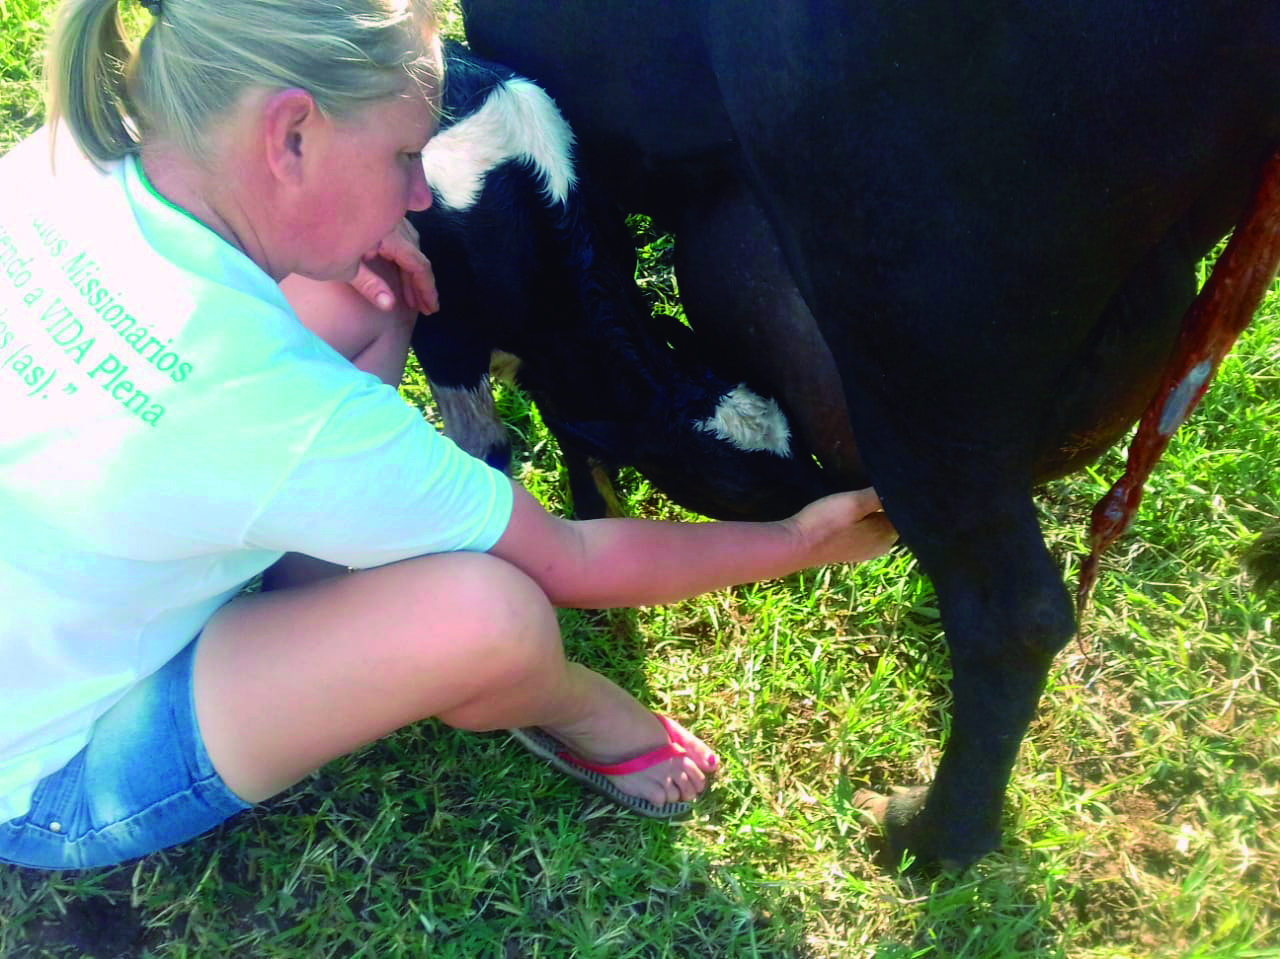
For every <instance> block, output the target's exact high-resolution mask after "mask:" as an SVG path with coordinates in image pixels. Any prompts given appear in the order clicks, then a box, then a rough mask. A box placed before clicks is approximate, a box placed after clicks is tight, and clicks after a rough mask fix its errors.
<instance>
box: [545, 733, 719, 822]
mask: <svg viewBox="0 0 1280 959" xmlns="http://www.w3.org/2000/svg"><path fill="white" fill-rule="evenodd" d="M645 726H646V727H647V728H646V730H645V734H644V737H643V740H642V742H643V745H642V746H640V747H639V748H631V749H627V750H619V749H617V747H616V745H615V746H614V748H613V749H612V750H608V751H606V749H603V748H592V744H591V743H590V742H586V743H584V742H583V740H582V739H581V738H576V739H575V738H572V737H570V736H568V735H561V734H560V733H556V735H557V738H560V739H561V741H562V742H563V743H564V744H565V746H566V747H567V749H568V755H567V756H565V757H562V758H567V759H568V761H569V762H571V763H575V764H576V765H579V766H581V767H582V768H584V769H587V770H591V771H593V772H597V773H599V774H601V775H603V776H604V777H605V778H606V779H608V780H609V781H610V782H612V783H613V784H614V785H615V786H616V787H617V788H618V789H619V790H621V791H622V792H623V793H626V794H627V795H628V796H635V797H637V798H639V799H644V800H646V801H647V802H650V803H652V804H653V805H655V806H664V805H666V804H668V803H677V802H685V803H687V802H692V801H693V800H694V799H697V798H698V796H699V795H701V794H702V792H703V791H704V790H705V789H706V788H707V775H708V774H710V773H712V772H714V771H715V769H716V766H717V764H718V762H719V760H718V759H717V758H716V755H715V753H714V752H712V750H711V748H710V747H709V746H708V745H707V744H706V743H704V742H703V741H702V740H701V739H699V738H698V737H697V736H695V735H694V734H693V733H691V732H689V731H688V730H687V729H685V728H684V727H683V726H681V725H680V724H679V723H677V722H676V721H675V720H674V719H669V718H667V717H666V716H660V715H658V714H656V713H649V714H648V717H647V720H646V722H645ZM646 746H647V747H648V748H645V747H646Z"/></svg>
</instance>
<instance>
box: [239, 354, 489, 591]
mask: <svg viewBox="0 0 1280 959" xmlns="http://www.w3.org/2000/svg"><path fill="white" fill-rule="evenodd" d="M370 380H372V378H370ZM511 509H512V491H511V481H510V480H509V479H508V478H507V477H506V476H505V475H504V474H503V473H500V472H498V471H497V470H495V469H493V468H492V467H490V466H488V465H487V464H485V463H484V462H483V461H482V460H479V459H476V458H475V457H473V456H470V455H469V454H467V453H465V452H463V451H462V450H461V449H459V448H458V447H457V446H456V445H455V444H454V443H453V442H452V441H451V440H449V439H448V438H447V437H444V436H442V435H441V434H440V433H439V432H437V431H436V429H435V428H434V427H432V426H431V425H430V424H429V423H427V422H426V421H424V420H423V419H422V416H421V415H420V414H419V412H418V411H417V410H415V409H413V408H412V407H410V406H409V405H408V404H406V403H405V402H404V401H403V400H402V399H400V397H399V395H398V394H397V393H396V391H395V390H393V389H392V388H391V387H389V386H386V385H384V384H370V385H367V386H364V387H363V388H360V389H357V390H355V391H353V393H352V394H349V395H348V396H347V397H346V398H345V400H344V401H343V402H342V403H340V404H338V406H337V407H336V409H335V410H334V412H333V414H332V415H331V416H330V417H329V418H328V419H327V421H325V422H324V423H323V425H322V426H321V427H320V428H319V429H318V431H317V432H316V434H315V436H314V437H313V439H312V441H311V442H310V443H309V444H308V445H307V446H306V448H305V449H304V450H303V451H302V453H301V454H300V456H299V457H298V460H297V462H296V464H295V465H294V467H293V468H292V469H291V470H289V471H288V473H287V474H286V475H285V476H284V478H283V480H282V481H281V483H280V485H279V487H278V488H277V489H276V490H274V491H273V494H272V495H271V496H270V498H269V499H268V500H267V502H265V503H264V504H263V506H262V508H261V509H260V510H259V511H258V514H257V516H256V517H255V518H254V520H253V521H252V522H251V523H250V525H249V527H248V529H247V530H246V533H245V545H246V546H248V547H250V548H253V549H265V550H274V551H279V552H298V553H305V554H307V555H309V556H314V557H316V558H317V559H322V560H326V561H328V562H331V563H338V564H340V565H344V566H351V567H355V568H367V567H371V566H381V565H383V564H385V563H392V562H396V561H397V560H402V559H408V558H409V557H412V556H421V555H423V554H426V553H443V552H453V551H457V550H472V551H477V552H483V551H485V550H488V549H490V548H491V547H492V546H493V545H494V544H495V543H496V542H497V541H498V539H499V538H500V537H501V536H502V534H503V532H504V531H505V530H506V527H507V523H508V521H509V520H510V518H511Z"/></svg>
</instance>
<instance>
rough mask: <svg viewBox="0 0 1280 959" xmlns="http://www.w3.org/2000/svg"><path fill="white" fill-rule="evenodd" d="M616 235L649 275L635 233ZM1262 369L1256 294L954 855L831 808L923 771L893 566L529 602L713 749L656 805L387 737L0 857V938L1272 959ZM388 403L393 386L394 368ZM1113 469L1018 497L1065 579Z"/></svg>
mask: <svg viewBox="0 0 1280 959" xmlns="http://www.w3.org/2000/svg"><path fill="white" fill-rule="evenodd" d="M46 7H47V4H46V3H45V2H37V0H0V21H2V22H3V28H2V29H3V34H2V36H3V43H2V44H0V51H2V52H0V67H2V68H3V71H4V72H3V82H4V87H3V91H2V99H0V111H3V113H0V116H2V117H3V120H0V144H5V145H7V144H10V143H12V142H14V141H15V140H16V139H18V138H19V137H21V136H22V135H23V134H24V133H26V132H27V131H29V130H30V129H31V128H32V126H33V125H34V123H35V122H36V120H35V117H36V116H37V113H38V106H37V103H38V98H37V97H36V96H35V94H34V93H33V92H32V90H33V85H32V69H31V64H32V62H33V59H32V58H33V56H34V51H35V49H36V46H37V34H38V30H37V29H36V28H34V27H32V26H30V24H33V23H39V22H40V20H41V19H42V17H43V15H44V13H43V11H44V10H45V9H46ZM455 24H456V21H455ZM647 255H648V257H649V259H650V260H652V261H655V262H656V265H658V266H660V265H661V263H662V261H663V260H664V259H665V256H666V253H665V249H664V246H663V241H662V240H661V239H655V240H654V242H653V244H652V245H651V246H650V247H649V248H648V254H647ZM650 271H651V273H652V274H653V275H651V276H650V277H649V279H648V280H647V285H648V286H649V287H650V288H651V289H652V290H653V292H654V297H655V302H657V303H660V304H664V308H670V309H676V308H677V307H676V306H675V303H676V300H675V291H674V290H673V289H672V288H671V285H670V282H669V279H667V278H666V277H665V275H664V274H662V272H661V271H660V270H658V271H657V272H656V273H655V272H653V268H652V267H650ZM1278 369H1280V291H1275V290H1273V293H1272V295H1271V297H1270V298H1269V299H1268V301H1267V303H1266V305H1265V307H1264V309H1263V312H1262V315H1261V316H1260V317H1259V318H1258V319H1257V320H1256V321H1255V323H1254V325H1253V327H1252V328H1251V330H1250V331H1249V332H1248V333H1247V334H1246V336H1245V337H1244V338H1243V339H1242V341H1241V343H1240V344H1239V346H1238V347H1237V349H1236V350H1235V352H1234V353H1233V354H1232V356H1231V357H1230V358H1229V359H1228V360H1227V361H1226V363H1225V364H1224V366H1223V369H1222V372H1221V373H1220V375H1219V377H1218V380H1217V382H1216V383H1215V384H1214V386H1213V388H1212V390H1211V391H1210V394H1209V397H1208V399H1207V400H1206V403H1205V405H1204V406H1203V407H1202V409H1201V410H1199V411H1198V412H1197V413H1196V414H1195V416H1194V418H1193V420H1192V422H1191V423H1190V424H1188V426H1187V427H1185V428H1184V429H1183V430H1182V431H1181V432H1180V433H1179V435H1178V436H1177V438H1176V439H1175V441H1174V443H1173V445H1172V446H1171V448H1170V450H1169V452H1168V454H1167V455H1166V457H1165V459H1164V461H1163V462H1162V464H1161V465H1160V467H1159V468H1158V470H1157V471H1156V474H1155V476H1154V477H1153V478H1152V480H1151V482H1150V483H1149V485H1148V491H1147V496H1146V500H1145V502H1144V504H1143V507H1142V510H1141V513H1140V515H1139V517H1138V519H1137V521H1136V522H1135V524H1134V527H1133V529H1132V531H1131V532H1130V533H1129V534H1127V535H1126V536H1125V537H1124V538H1123V539H1122V540H1121V541H1120V542H1119V543H1118V544H1117V545H1116V546H1115V547H1113V549H1112V551H1111V553H1110V554H1109V555H1108V557H1107V558H1106V560H1105V562H1104V564H1103V571H1102V576H1101V578H1100V582H1099V585H1098V589H1097V592H1096V596H1095V600H1094V604H1093V606H1092V608H1091V610H1090V612H1089V614H1088V616H1087V618H1086V620H1085V622H1084V624H1083V630H1082V633H1081V637H1080V639H1079V640H1078V641H1075V642H1073V643H1072V644H1071V645H1070V646H1069V647H1068V648H1067V649H1066V650H1064V652H1063V653H1062V654H1061V655H1060V656H1059V658H1058V661H1057V664H1056V667H1055V669H1054V671H1053V673H1052V675H1051V677H1050V683H1049V688H1048V690H1047V691H1046V694H1045V699H1044V703H1043V707H1042V709H1041V713H1040V716H1039V718H1038V719H1037V721H1036V723H1035V725H1034V727H1033V729H1032V730H1031V733H1030V735H1029V737H1028V739H1027V741H1026V742H1025V744H1024V746H1023V750H1022V754H1021V757H1020V760H1019V763H1018V766H1017V768H1016V770H1015V773H1014V780H1013V783H1012V785H1011V787H1010V790H1009V796H1008V802H1007V811H1006V816H1005V827H1006V828H1005V835H1006V839H1005V844H1004V846H1003V847H1002V848H1001V849H1000V850H999V851H998V852H996V853H995V854H993V855H991V856H988V857H987V858H985V859H984V860H982V861H981V862H980V863H979V864H977V865H976V866H974V867H973V868H971V869H969V870H967V871H966V872H965V873H963V874H961V875H958V876H944V877H940V878H934V879H922V878H914V877H910V876H903V875H899V874H897V873H896V872H893V871H889V872H886V871H885V870H883V869H882V868H880V867H879V866H877V865H876V864H875V863H874V862H873V858H872V857H873V854H874V850H875V831H874V830H873V829H870V828H868V827H867V825H866V824H865V823H864V822H863V821H862V819H861V818H860V816H859V815H858V813H857V812H856V811H855V810H854V809H853V807H852V803H851V800H852V795H853V793H854V791H855V790H856V789H857V788H859V787H860V786H863V785H866V784H873V785H882V784H886V783H890V782H909V781H921V780H925V779H928V778H929V777H930V775H931V773H932V769H933V764H934V763H935V762H936V760H937V757H938V755H939V746H938V743H939V738H940V737H943V736H945V735H946V729H947V687H946V681H947V676H948V673H947V661H946V656H945V651H944V646H943V640H942V636H941V633H940V630H939V627H938V613H937V606H936V603H935V601H934V598H933V592H932V590H931V588H930V586H929V585H928V583H927V581H926V580H924V579H923V578H922V577H921V576H920V575H919V573H918V572H917V571H916V569H915V566H914V564H913V562H912V561H911V559H910V558H909V557H908V556H906V555H905V554H902V553H896V554H893V555H891V556H888V557H885V558H883V559H881V560H878V561H876V562H873V563H869V564H865V565H864V566H861V567H859V568H858V569H856V570H854V571H852V572H850V571H848V570H845V569H835V568H826V569H820V570H814V571H809V572H806V573H803V574H798V575H795V576H792V577H789V578H788V579H786V580H783V581H777V582H770V583H764V584H758V585H752V586H745V587H742V588H739V589H734V590H727V591H724V592H720V593H715V594H712V595H709V596H707V597H703V598H701V599H699V600H696V601H690V602H685V603H678V604H674V605H671V606H667V607H662V608H648V609H641V610H635V611H623V612H612V613H591V612H573V613H565V614H564V615H563V625H564V630H565V634H566V643H567V646H568V647H569V650H570V652H571V654H572V655H573V656H575V657H577V658H579V659H582V660H584V661H586V662H588V663H589V664H591V665H593V666H595V667H596V668H599V669H602V670H604V671H606V672H607V673H609V674H610V675H612V676H613V677H615V678H616V679H617V680H618V681H619V682H621V683H623V684H624V685H626V686H627V687H628V688H630V689H631V690H633V691H634V692H635V693H636V694H637V695H639V696H641V697H642V698H643V699H644V700H645V701H646V702H648V703H650V704H652V705H653V706H655V707H660V708H662V709H665V710H667V711H670V712H671V713H673V714H675V715H677V716H679V717H682V718H685V719H688V720H689V721H690V722H691V723H692V724H693V725H694V726H695V728H697V729H699V730H700V731H701V732H703V733H704V735H706V737H707V738H708V740H709V741H710V742H712V743H713V744H714V745H715V746H716V747H717V749H718V751H719V752H720V754H721V755H722V756H723V757H725V759H726V762H725V769H724V771H723V774H722V775H721V776H720V777H719V779H718V780H717V782H716V785H715V787H714V788H713V790H712V792H711V794H710V796H709V797H708V799H707V800H706V801H705V802H703V803H702V804H701V805H700V806H699V808H698V811H697V815H696V817H695V818H694V819H692V820H691V821H689V822H687V823H684V824H679V825H675V826H667V825H662V824H659V823H652V822H648V821H641V820H636V819H634V818H630V817H627V816H625V815H623V814H621V813H618V812H615V811H614V810H613V808H612V807H610V806H609V805H607V804H606V803H604V802H602V801H601V800H598V799H596V798H594V797H592V796H590V795H588V794H585V793H583V792H582V791H581V790H580V789H579V788H578V787H577V786H576V785H574V784H572V783H570V782H567V781H565V780H563V779H562V778H561V777H558V776H557V775H555V774H553V773H551V772H550V771H548V770H547V769H545V768H543V767H542V766H541V765H540V764H539V763H538V762H536V761H535V760H533V759H532V758H531V757H529V756H527V755H525V754H524V753H523V752H522V751H521V750H519V749H518V748H515V747H513V746H512V745H510V744H509V743H508V742H506V741H505V738H504V737H503V736H501V735H486V736H475V735H464V734H461V733H457V732H454V731H452V730H449V729H447V728H444V727H442V726H440V725H438V724H435V723H430V722H428V723H422V724H419V725H417V726H414V727H411V728H409V729H405V730H403V731H401V732H400V733H398V734H396V735H395V736H392V737H390V738H388V739H386V740H383V741H381V742H379V743H377V744H374V745H372V746H370V747H368V748H366V749H364V750H362V751H361V752H359V753H358V754H356V755H354V756H351V757H348V758H346V759H343V760H340V761H338V762H335V763H332V764H330V765H329V766H327V767H325V768H324V769H322V770H320V771H319V772H318V773H316V774H315V775H313V776H312V777H310V778H309V779H308V780H307V781H305V782H304V783H303V784H301V785H300V786H298V787H296V788H295V789H293V790H291V791H289V792H288V793H287V794H285V795H283V796H280V797H278V798H277V799H275V800H273V801H272V802H270V803H267V804H264V805H263V806H261V807H259V808H257V809H255V810H253V811H251V812H249V813H247V814H245V815H244V816H242V817H240V818H238V819H237V820H235V821H233V822H232V823H230V824H227V825H226V826H224V827H222V828H220V829H218V830H216V831H214V832H213V833H211V834H209V835H207V836H205V837H203V838H201V839H199V840H196V841H195V842H192V843H190V844H188V845H186V846H183V847H180V848H178V849H174V850H168V851H165V852H161V853H157V854H155V855H152V856H148V857H146V858H144V859H142V860H140V861H137V862H134V863H128V864H125V865H123V866H120V867H117V868H115V869H110V870H103V871H94V872H83V873H68V874H59V875H46V874H41V873H37V872H33V871H28V870H23V869H17V868H12V867H0V955H4V956H13V957H28V956H56V957H69V956H81V955H87V956H94V957H115V956H120V957H125V956H129V957H132V956H155V957H223V956H235V957H308V959H310V957H323V956H371V957H375V956H376V957H396V956H429V957H453V956H456V957H467V959H471V957H486V959H487V957H496V959H516V957H519V959H526V957H549V959H560V957H582V959H591V957H610V959H613V957H644V959H657V957H689V956H699V957H752V956H761V957H853V956H858V957H876V959H925V957H972V959H989V957H1001V959H1021V957H1042V956H1050V957H1055V956H1070V957H1072V959H1116V957H1179V959H1201V957H1206V959H1207V957H1214V959H1219V957H1222V959H1228V957H1240V959H1244V957H1263V956H1280V923H1278V921H1277V920H1278V919H1280V915H1278V913H1280V892H1278V890H1280V828H1278V826H1280V811H1278V806H1280V795H1278V783H1280V676H1278V675H1277V674H1278V673H1280V650H1278V648H1277V642H1276V639H1277V637H1276V635H1275V631H1276V616H1277V612H1280V597H1277V595H1276V594H1275V593H1269V594H1267V593H1264V594H1258V593H1256V592H1254V591H1252V589H1251V586H1250V582H1249V580H1248V578H1247V577H1246V575H1245V574H1244V573H1243V572H1242V570H1241V567H1240V564H1239V560H1240V556H1241V554H1242V552H1243V550H1244V548H1245V547H1246V545H1247V544H1248V543H1249V542H1251V541H1252V539H1253V538H1254V537H1255V536H1256V535H1257V534H1259V533H1260V532H1261V531H1262V530H1264V529H1266V528H1268V527H1269V526H1271V525H1272V524H1275V523H1276V522H1277V518H1278V514H1280V483H1278V482H1277V480H1276V478H1275V464H1276V463H1277V462H1280V449H1277V446H1278V445H1280V433H1278V431H1277V429H1276V424H1277V423H1278V422H1280V380H1278V379H1277V373H1276V371H1277V370H1278ZM404 392H405V395H406V397H407V398H408V399H410V401H414V402H419V403H423V402H425V396H426V390H425V386H424V384H423V383H422V381H421V378H420V376H417V375H412V376H411V377H410V378H409V379H408V380H407V382H406V385H405V390H404ZM500 402H501V404H502V406H503V408H504V409H505V410H506V412H507V413H508V415H509V417H510V418H511V419H512V421H513V423H514V426H515V428H516V429H517V431H518V433H519V435H520V436H521V437H522V443H521V449H520V458H519V460H518V466H517V469H518V472H519V475H520V477H521V478H522V479H523V481H524V482H525V483H526V484H527V485H528V486H529V488H530V489H532V490H533V491H534V492H535V493H536V494H537V495H538V496H539V497H540V498H541V499H542V500H543V501H544V502H546V503H547V504H548V505H549V506H550V507H551V508H553V509H554V508H561V507H562V506H563V504H564V499H565V493H564V490H563V485H562V478H561V475H560V473H559V471H558V466H557V462H556V451H555V444H554V441H553V440H552V439H550V438H549V437H548V435H547V433H546V431H545V429H543V427H542V425H541V422H540V420H539V418H538V415H537V412H536V410H533V409H530V408H529V407H528V405H527V404H526V403H524V401H523V400H522V399H521V398H520V397H519V396H517V395H515V394H512V393H504V394H503V395H502V396H501V397H500ZM1121 462H1122V461H1121V456H1120V453H1119V452H1116V453H1113V454H1111V455H1109V456H1108V457H1106V458H1105V459H1104V460H1103V461H1102V462H1101V463H1100V464H1099V465H1098V466H1097V467H1096V469H1095V470H1094V471H1091V472H1088V473H1085V474H1081V475H1079V476H1076V477H1073V478H1071V479H1070V480H1067V481H1064V482H1060V483H1056V484H1053V485H1052V486H1050V487H1048V488H1046V489H1045V490H1044V491H1043V495H1042V496H1041V498H1040V503H1041V508H1042V513H1043V518H1044V525H1045V531H1046V537H1047V539H1048V541H1049V543H1050V546H1051V548H1052V550H1053V551H1054V553H1055V555H1056V556H1057V557H1058V558H1059V560H1060V562H1061V564H1062V566H1063V568H1064V570H1065V571H1066V575H1067V576H1068V577H1074V572H1075V569H1076V568H1077V566H1078V563H1079V559H1080V557H1081V556H1082V555H1083V530H1084V529H1085V524H1086V522H1087V515H1088V510H1089V508H1090V507H1091V505H1092V503H1093V502H1094V501H1095V500H1096V499H1097V498H1098V496H1100V495H1101V493H1102V492H1103V491H1104V490H1105V488H1106V486H1107V485H1108V483H1109V482H1110V481H1111V480H1112V479H1114V478H1115V477H1116V476H1118V475H1119V471H1120V467H1121ZM623 492H624V494H625V498H626V501H627V503H628V505H629V508H630V509H631V510H632V511H633V512H634V513H636V514H640V515H657V516H673V515H677V513H676V511H675V510H674V509H673V508H672V507H671V506H670V505H669V504H668V503H666V502H665V501H663V500H662V499H661V497H659V496H658V495H657V494H656V493H654V492H653V490H652V489H651V488H650V487H649V486H648V484H647V483H645V482H644V481H643V480H642V479H640V478H638V477H634V476H633V477H629V478H628V480H627V482H626V483H625V484H624V490H623Z"/></svg>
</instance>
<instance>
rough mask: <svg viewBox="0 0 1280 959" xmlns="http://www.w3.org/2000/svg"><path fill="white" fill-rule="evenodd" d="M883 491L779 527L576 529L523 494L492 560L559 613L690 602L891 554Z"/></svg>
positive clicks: (637, 524) (639, 524)
mask: <svg viewBox="0 0 1280 959" xmlns="http://www.w3.org/2000/svg"><path fill="white" fill-rule="evenodd" d="M879 510H880V500H879V499H878V498H877V497H876V494H875V491H874V490H870V489H865V490H858V491H856V492H852V493H837V494H835V495H833V496H827V497H825V498H823V499H820V500H818V501H817V502H815V503H811V504H809V505H808V506H806V507H805V508H804V509H803V510H801V511H800V512H799V513H797V514H796V515H795V516H793V517H791V518H790V519H786V520H781V521H778V522H773V523H737V522H719V523H712V522H708V523H671V522H661V521H657V520H643V519H598V520H584V521H574V520H566V519H560V518H559V517H556V516H552V515H551V514H549V513H547V512H546V510H544V509H543V508H542V507H541V506H540V505H539V504H538V502H537V500H535V499H534V498H533V497H532V496H530V495H529V493H527V492H526V491H525V490H523V489H521V488H520V487H519V486H516V488H515V503H514V506H513V508H512V515H511V522H510V523H509V524H508V525H507V530H506V532H505V533H503V535H502V538H501V539H499V540H498V542H497V544H496V545H495V546H494V547H493V549H492V550H490V552H491V553H492V554H493V555H495V556H498V557H500V558H502V559H505V560H506V561H507V562H509V563H511V564H513V565H514V566H516V567H518V568H519V569H521V570H523V571H524V572H525V573H526V574H527V575H528V576H530V577H531V578H532V579H533V580H534V581H536V582H537V583H538V585H540V586H541V587H542V589H543V591H544V592H545V593H546V594H547V596H548V597H549V598H550V600H551V602H552V603H554V604H555V605H557V606H570V607H580V608H588V609H604V608H608V607H614V606H646V605H656V604H661V603H669V602H674V601H676V600H680V599H687V598H689V597H691V596H696V595H698V594H699V593H705V592H708V591H709V590H714V589H722V588H724V587H726V586H733V585H736V584H738V583H750V582H755V581H757V580H761V579H771V578H773V577H776V576H785V575H786V574H788V573H792V572H795V571H796V570H799V569H805V568H807V567H810V566H819V565H822V564H824V563H857V562H861V561H862V560H865V559H871V558H872V557H874V556H879V555H880V554H881V553H884V552H886V551H887V550H888V549H889V547H890V546H892V545H893V543H894V542H895V541H896V540H897V538H898V534H897V533H896V532H895V531H894V529H893V527H892V526H891V525H890V523H889V520H888V519H887V518H886V517H885V515H884V513H882V512H879Z"/></svg>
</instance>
